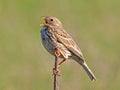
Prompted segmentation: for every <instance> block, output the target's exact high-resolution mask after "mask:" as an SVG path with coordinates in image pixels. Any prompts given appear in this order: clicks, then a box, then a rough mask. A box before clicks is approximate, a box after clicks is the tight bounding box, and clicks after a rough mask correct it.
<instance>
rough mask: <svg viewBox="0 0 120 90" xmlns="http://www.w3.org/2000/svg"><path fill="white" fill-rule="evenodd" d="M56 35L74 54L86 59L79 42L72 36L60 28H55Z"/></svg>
mask: <svg viewBox="0 0 120 90" xmlns="http://www.w3.org/2000/svg"><path fill="white" fill-rule="evenodd" d="M54 35H55V37H56V38H57V40H58V42H61V43H62V44H63V45H65V47H67V49H68V50H70V51H71V52H72V53H73V54H74V55H76V56H78V57H80V58H81V59H82V60H84V57H83V54H82V52H81V50H80V48H79V47H78V46H77V44H76V43H75V42H74V40H73V39H72V37H71V36H70V35H69V34H68V33H67V32H65V31H64V30H63V29H61V30H60V28H58V29H55V30H54Z"/></svg>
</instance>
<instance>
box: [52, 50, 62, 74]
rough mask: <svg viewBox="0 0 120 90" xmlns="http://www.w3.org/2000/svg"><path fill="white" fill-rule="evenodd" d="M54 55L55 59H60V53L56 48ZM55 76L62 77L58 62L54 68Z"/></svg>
mask: <svg viewBox="0 0 120 90" xmlns="http://www.w3.org/2000/svg"><path fill="white" fill-rule="evenodd" d="M54 55H55V59H58V57H59V56H60V52H59V50H58V49H57V48H55V52H54ZM53 74H55V75H58V76H60V70H59V69H58V64H57V62H56V65H55V67H54V68H53Z"/></svg>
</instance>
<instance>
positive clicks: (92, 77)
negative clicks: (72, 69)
mask: <svg viewBox="0 0 120 90" xmlns="http://www.w3.org/2000/svg"><path fill="white" fill-rule="evenodd" d="M81 65H82V67H83V69H84V70H85V71H86V73H87V75H88V76H89V78H90V79H91V80H92V81H95V80H96V77H95V75H94V74H93V72H92V71H91V70H90V68H89V67H88V65H87V64H86V62H84V63H83V64H81Z"/></svg>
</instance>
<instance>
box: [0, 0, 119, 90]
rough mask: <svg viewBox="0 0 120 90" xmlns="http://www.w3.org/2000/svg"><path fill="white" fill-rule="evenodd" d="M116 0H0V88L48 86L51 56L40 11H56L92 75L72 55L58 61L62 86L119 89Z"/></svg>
mask: <svg viewBox="0 0 120 90" xmlns="http://www.w3.org/2000/svg"><path fill="white" fill-rule="evenodd" d="M119 9H120V1H119V0H105V1H104V0H96V1H95V0H91V1H88V0H79V1H78V0H74V1H73V0H69V1H68V0H66V1H65V0H57V1H56V0H52V1H48V0H34V1H33V0H10V1H9V0H1V1H0V90H52V68H53V63H54V58H53V57H52V56H50V55H49V54H48V53H47V52H46V51H45V50H44V48H43V46H42V44H41V41H40V33H39V30H40V27H39V24H40V23H41V22H42V20H41V18H40V16H46V15H49V16H50V15H52V16H56V17H58V18H59V19H60V20H61V21H62V23H63V25H64V27H65V29H66V30H67V32H69V33H70V34H71V35H72V37H73V38H74V40H75V41H77V43H78V45H79V46H80V47H81V48H82V51H83V54H84V56H85V58H86V60H87V62H88V65H89V66H90V67H91V69H92V70H93V72H94V73H95V75H96V77H97V81H96V82H94V83H93V82H91V81H90V80H89V78H88V77H87V75H86V74H85V72H84V71H83V69H82V68H81V67H80V66H79V65H78V64H77V63H75V62H74V61H67V62H66V63H65V64H63V65H62V66H61V73H62V74H63V75H62V76H61V77H59V82H60V89H61V90H80V89H81V90H92V89H93V90H96V89H97V90H116V89H117V90H118V89H120V85H119V82H120V70H119V63H120V60H119V58H120V47H119V46H120V35H119V34H120V10H119Z"/></svg>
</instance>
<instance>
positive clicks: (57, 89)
mask: <svg viewBox="0 0 120 90" xmlns="http://www.w3.org/2000/svg"><path fill="white" fill-rule="evenodd" d="M57 62H58V57H57V55H55V65H54V69H55V70H56V71H57ZM54 90H59V88H58V85H57V75H56V74H54Z"/></svg>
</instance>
